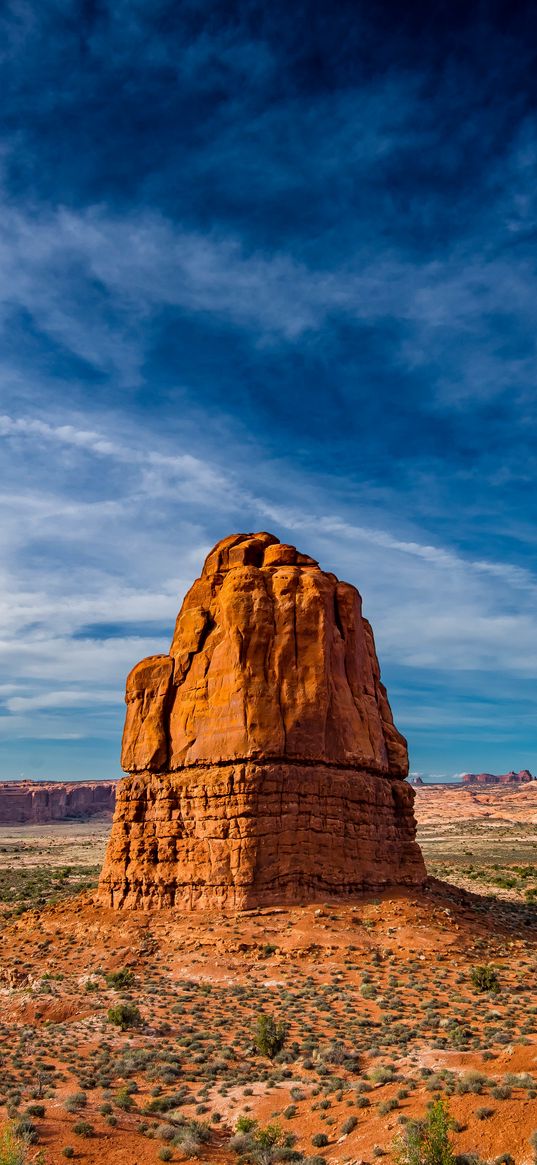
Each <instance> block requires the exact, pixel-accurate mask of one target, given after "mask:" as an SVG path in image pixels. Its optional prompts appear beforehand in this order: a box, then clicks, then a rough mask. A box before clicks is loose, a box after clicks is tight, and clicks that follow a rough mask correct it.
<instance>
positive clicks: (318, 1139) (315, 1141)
mask: <svg viewBox="0 0 537 1165" xmlns="http://www.w3.org/2000/svg"><path fill="white" fill-rule="evenodd" d="M311 1143H312V1145H314V1146H315V1148H316V1149H324V1147H325V1145H327V1144H328V1137H327V1135H326V1133H314V1134H313V1136H312V1138H311Z"/></svg>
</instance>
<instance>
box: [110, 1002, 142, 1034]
mask: <svg viewBox="0 0 537 1165" xmlns="http://www.w3.org/2000/svg"><path fill="white" fill-rule="evenodd" d="M108 1023H114V1024H116V1026H117V1027H120V1028H121V1030H122V1031H125V1030H126V1028H129V1027H140V1026H141V1024H142V1016H141V1014H140V1009H139V1008H138V1007H137V1006H136V1004H135V1003H116V1005H115V1007H109V1008H108Z"/></svg>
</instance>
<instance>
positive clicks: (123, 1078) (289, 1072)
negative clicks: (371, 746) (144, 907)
mask: <svg viewBox="0 0 537 1165" xmlns="http://www.w3.org/2000/svg"><path fill="white" fill-rule="evenodd" d="M416 810H417V817H418V821H419V840H420V844H421V845H422V848H423V852H424V855H425V858H426V862H427V867H428V872H429V874H430V875H431V880H430V883H429V885H428V887H427V889H426V890H425V891H424V892H423V893H422V892H419V891H416V890H409V891H397V892H385V893H383V894H378V895H368V896H364V897H363V898H360V899H346V900H331V901H330V902H328V901H327V902H322V901H320V902H318V903H315V904H313V905H308V906H304V907H286V908H276V907H273V908H267V909H260V910H251V911H247V912H244V913H241V914H238V915H232V914H230V915H228V916H218V915H216V914H192V915H181V914H180V913H178V912H173V911H160V912H155V913H153V914H144V913H142V912H129V913H119V914H118V913H116V912H113V911H111V910H107V909H105V908H103V907H98V906H96V905H95V904H94V902H93V892H94V887H95V885H96V880H97V876H98V872H99V870H100V867H101V863H102V859H103V855H104V849H105V845H106V840H107V836H108V832H109V829H110V822H109V820H106V821H105V820H102V821H97V822H96V821H95V820H93V821H89V822H86V823H70V824H57V825H54V826H20V827H18V826H10V827H7V826H5V827H0V911H1V925H2V940H3V941H2V960H1V971H0V975H1V979H0V1056H1V1074H0V1103H1V1104H2V1105H3V1108H2V1110H1V1112H0V1119H2V1120H5V1121H7V1120H11V1121H12V1122H13V1124H14V1127H15V1128H19V1129H20V1130H21V1131H23V1132H24V1130H26V1135H27V1136H29V1139H30V1140H31V1141H32V1148H31V1156H30V1159H33V1160H35V1161H36V1162H44V1163H46V1165H59V1163H60V1162H62V1161H64V1160H65V1159H66V1158H69V1157H72V1158H73V1159H75V1160H80V1161H84V1162H86V1163H88V1165H90V1163H94V1162H95V1163H97V1162H99V1163H102V1162H110V1163H111V1165H115V1163H117V1165H147V1163H149V1162H158V1161H166V1160H169V1161H176V1162H181V1161H184V1160H186V1159H188V1158H191V1157H197V1158H199V1159H201V1160H204V1161H215V1162H216V1161H220V1162H226V1163H230V1165H232V1163H234V1162H238V1163H239V1162H240V1161H241V1158H244V1155H245V1153H247V1152H248V1145H249V1144H250V1143H251V1140H252V1137H254V1138H257V1142H256V1144H257V1151H258V1155H259V1153H260V1152H261V1153H262V1151H263V1146H265V1147H266V1155H267V1161H269V1160H270V1158H271V1149H270V1144H271V1141H272V1143H274V1141H275V1142H276V1143H277V1144H278V1145H279V1146H280V1149H282V1150H284V1152H283V1154H282V1155H283V1157H284V1158H285V1157H287V1159H288V1160H299V1159H301V1157H302V1158H307V1159H308V1160H309V1161H310V1162H311V1161H312V1159H315V1161H316V1162H317V1163H318V1165H322V1161H326V1162H328V1163H329V1162H334V1163H336V1162H342V1163H344V1162H367V1163H370V1162H374V1161H375V1160H377V1159H379V1160H380V1159H381V1158H382V1157H384V1158H385V1160H386V1161H387V1162H391V1161H393V1160H395V1159H396V1149H394V1144H395V1143H396V1141H397V1138H398V1136H400V1134H401V1130H402V1128H403V1126H404V1122H405V1120H408V1118H409V1117H415V1116H419V1115H422V1114H423V1113H424V1112H425V1111H426V1107H427V1104H428V1103H429V1102H430V1101H431V1099H434V1098H436V1097H438V1096H442V1097H445V1098H446V1099H447V1100H448V1103H449V1108H450V1111H451V1115H452V1117H453V1122H454V1125H453V1134H452V1136H453V1145H454V1149H455V1152H456V1153H457V1154H463V1155H466V1159H468V1157H469V1155H471V1154H477V1156H478V1158H480V1159H482V1160H486V1161H492V1160H497V1159H498V1158H499V1157H502V1155H503V1158H504V1159H505V1160H507V1157H506V1156H505V1155H507V1154H508V1155H509V1157H510V1158H511V1159H512V1160H513V1161H514V1162H516V1165H530V1163H531V1162H532V1161H533V1160H534V1154H535V1150H534V1148H533V1147H532V1144H531V1143H530V1137H531V1134H532V1133H533V1132H534V1131H535V1130H536V1129H537V997H536V993H535V973H536V969H537V849H536V841H537V785H533V784H531V785H527V786H523V787H520V788H509V787H505V788H499V789H498V788H490V789H478V790H474V789H465V788H452V789H450V788H439V787H431V788H424V789H419V790H418V791H417V798H416ZM479 966H485V967H487V968H491V967H493V968H494V970H495V972H496V976H497V983H498V989H497V990H496V991H479V990H477V989H476V987H475V986H474V983H473V981H472V970H473V969H475V968H476V967H479ZM262 1014H265V1015H270V1016H272V1017H274V1019H275V1021H276V1024H279V1023H282V1024H284V1025H285V1026H286V1029H287V1030H286V1036H285V1040H284V1043H283V1047H282V1049H281V1051H280V1052H279V1053H278V1054H277V1055H276V1056H274V1058H272V1059H271V1058H270V1057H269V1056H268V1055H266V1054H262V1053H261V1052H260V1051H259V1050H258V1048H256V1046H255V1042H254V1032H255V1029H256V1024H257V1022H258V1020H259V1017H260V1015H262ZM114 1018H116V1019H118V1018H119V1019H122V1020H124V1021H125V1026H124V1027H121V1026H119V1025H118V1024H117V1023H115V1022H113V1020H114ZM129 1018H130V1021H131V1023H132V1026H127V1025H128V1023H129ZM251 1121H256V1122H257V1125H255V1126H253V1127H252V1128H250V1127H249V1125H250V1122H251ZM237 1122H238V1126H239V1127H238V1131H237ZM473 1160H475V1157H474V1158H473Z"/></svg>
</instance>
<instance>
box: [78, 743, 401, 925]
mask: <svg viewBox="0 0 537 1165" xmlns="http://www.w3.org/2000/svg"><path fill="white" fill-rule="evenodd" d="M413 801H414V795H413V791H412V789H411V788H410V787H409V786H408V785H407V784H406V783H405V782H403V781H399V780H394V781H387V780H379V778H378V777H375V776H372V775H371V774H370V773H366V772H360V771H358V770H354V769H349V770H342V769H339V770H338V769H331V768H330V767H328V766H324V765H308V766H306V765H300V764H299V765H290V764H278V763H274V764H270V763H269V764H256V763H252V762H248V763H245V764H231V765H223V766H221V767H215V768H213V769H206V768H193V769H189V770H188V771H186V772H182V773H166V774H159V775H158V776H157V775H155V774H153V773H140V774H137V775H136V776H132V777H129V778H127V779H126V780H124V781H122V783H121V785H120V787H119V791H118V802H117V804H118V811H117V817H116V821H115V823H114V826H113V830H112V836H111V839H110V844H109V849H108V855H107V860H106V865H105V868H104V870H103V876H102V880H101V896H104V897H105V898H107V899H108V903H109V905H111V906H116V907H134V908H136V907H142V908H144V909H151V908H155V907H166V906H181V907H183V908H184V909H193V908H196V907H197V906H203V907H204V908H209V909H210V908H212V907H216V908H230V909H241V910H244V909H248V908H249V907H253V906H260V905H271V904H274V903H290V902H308V901H312V900H315V899H317V898H322V897H326V896H329V895H348V894H354V893H359V892H360V891H363V890H364V889H375V890H380V889H382V888H383V887H385V886H389V885H392V884H393V882H394V880H396V881H397V883H398V884H401V885H413V884H415V883H416V882H421V881H423V878H424V868H423V859H422V856H421V851H420V849H419V846H418V845H417V844H416V842H415V840H414V837H415V828H414V819H413V808H412V807H413ZM394 871H396V877H395V879H394Z"/></svg>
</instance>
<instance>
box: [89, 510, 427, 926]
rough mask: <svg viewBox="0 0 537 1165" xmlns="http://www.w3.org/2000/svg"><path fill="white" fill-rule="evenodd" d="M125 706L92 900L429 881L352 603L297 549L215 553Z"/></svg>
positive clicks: (258, 898)
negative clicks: (117, 779)
mask: <svg viewBox="0 0 537 1165" xmlns="http://www.w3.org/2000/svg"><path fill="white" fill-rule="evenodd" d="M126 703H127V714H126V721H125V730H124V735H123V749H122V766H123V768H124V769H125V770H126V771H127V772H129V773H130V774H131V775H130V776H129V777H128V778H126V779H125V780H123V781H122V782H121V784H120V786H119V788H118V794H117V805H116V814H115V818H114V825H113V828H112V834H111V838H110V843H109V847H108V852H107V856H106V860H105V865H104V868H103V873H102V877H101V882H100V892H99V893H100V900H101V902H103V903H107V904H110V905H113V906H128V907H131V906H132V907H136V906H143V907H154V906H170V905H181V906H183V907H186V908H193V907H198V906H199V907H207V906H209V907H210V906H217V907H223V908H226V907H229V908H232V909H245V908H249V907H252V906H256V905H260V904H262V905H267V904H270V903H273V902H294V901H305V900H308V899H312V898H315V897H317V896H320V895H325V894H337V895H339V894H348V893H353V892H356V891H359V890H362V889H364V888H380V887H382V886H386V885H390V884H419V883H421V882H423V880H424V878H425V868H424V865H423V859H422V856H421V852H420V850H419V847H418V846H417V844H416V842H415V822H414V815H413V799H414V793H413V791H412V789H411V788H410V787H409V785H408V783H407V782H406V781H405V777H406V775H407V773H408V757H407V748H406V741H405V740H404V738H403V737H402V736H401V735H400V733H399V732H398V731H397V729H396V727H395V725H394V723H393V718H392V714H391V710H390V706H389V703H388V699H387V695H386V690H385V688H384V686H383V684H382V683H381V679H380V670H379V665H378V661H377V657H376V653H375V645H374V640H373V633H372V630H371V627H370V626H369V624H368V623H367V621H366V620H365V619H364V618H363V616H362V611H361V599H360V596H359V594H358V591H357V590H356V589H355V587H353V586H350V585H349V584H348V583H342V582H339V580H338V579H337V578H336V576H335V575H334V574H330V573H327V572H324V571H322V570H321V569H320V567H319V565H318V564H317V562H316V561H315V560H314V559H312V558H310V557H309V556H308V555H305V554H300V553H299V552H298V551H297V550H296V549H295V547H294V546H289V545H283V544H282V543H280V542H279V541H278V539H277V538H275V537H274V536H273V535H271V534H267V533H264V532H263V533H259V534H238V535H233V536H231V537H230V538H226V539H224V540H223V541H222V542H219V543H218V545H217V546H216V547H215V548H214V550H213V551H211V553H210V554H209V556H208V558H207V560H206V562H205V565H204V567H203V571H202V574H201V578H199V579H197V580H196V582H195V583H194V585H193V587H192V588H191V590H190V591H189V592H188V594H187V595H186V597H185V600H184V602H183V605H182V608H181V611H180V613H179V616H178V619H177V623H176V627H175V633H174V636H173V641H172V645H171V648H170V654H169V655H159V656H151V657H149V658H148V659H145V660H143V661H142V662H141V663H139V664H137V665H136V667H135V668H134V669H133V670H132V672H131V673H130V675H129V677H128V679H127V691H126Z"/></svg>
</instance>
